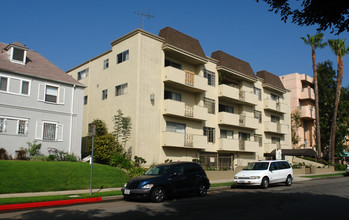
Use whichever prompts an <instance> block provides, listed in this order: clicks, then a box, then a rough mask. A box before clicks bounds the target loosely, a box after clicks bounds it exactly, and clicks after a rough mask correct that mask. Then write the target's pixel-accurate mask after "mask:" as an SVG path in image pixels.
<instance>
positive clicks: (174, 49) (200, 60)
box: [162, 43, 208, 64]
mask: <svg viewBox="0 0 349 220" xmlns="http://www.w3.org/2000/svg"><path fill="white" fill-rule="evenodd" d="M162 49H163V50H165V51H166V50H167V51H171V52H176V53H180V54H182V55H184V56H186V57H188V58H189V59H191V60H193V61H194V62H195V63H198V64H206V63H207V62H208V58H207V57H205V58H203V57H201V56H198V55H196V54H193V53H190V52H188V51H186V50H183V49H181V48H179V47H176V46H173V45H171V44H168V43H165V44H163V45H162Z"/></svg>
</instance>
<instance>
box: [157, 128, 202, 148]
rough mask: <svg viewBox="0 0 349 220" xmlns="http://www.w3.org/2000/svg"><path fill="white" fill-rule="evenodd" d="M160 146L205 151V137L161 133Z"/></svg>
mask: <svg viewBox="0 0 349 220" xmlns="http://www.w3.org/2000/svg"><path fill="white" fill-rule="evenodd" d="M162 146H164V147H179V148H190V149H205V148H206V146H207V137H206V136H203V135H195V134H184V133H177V132H168V131H164V132H162Z"/></svg>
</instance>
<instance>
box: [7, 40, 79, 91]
mask: <svg viewBox="0 0 349 220" xmlns="http://www.w3.org/2000/svg"><path fill="white" fill-rule="evenodd" d="M13 45H15V46H20V47H22V48H23V47H24V48H26V47H25V46H24V45H23V44H21V43H19V42H15V43H13ZM8 46H10V45H9V44H5V43H1V42H0V70H3V71H9V72H13V73H18V74H23V75H28V76H32V77H38V78H42V79H47V80H52V81H57V82H62V83H67V84H74V85H78V86H83V85H82V84H81V83H79V82H78V81H77V80H75V79H74V78H72V77H71V76H69V75H68V74H67V73H66V72H64V71H63V70H61V69H60V68H58V67H57V66H55V65H54V64H53V63H51V62H50V61H48V60H47V59H46V58H45V57H43V56H41V55H40V54H39V53H37V52H35V51H33V50H29V49H28V50H27V62H26V64H25V65H22V64H17V63H13V62H11V61H10V59H9V56H8V53H7V51H6V50H5V48H6V47H7V49H8V48H9V47H8Z"/></svg>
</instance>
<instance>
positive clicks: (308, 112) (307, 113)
mask: <svg viewBox="0 0 349 220" xmlns="http://www.w3.org/2000/svg"><path fill="white" fill-rule="evenodd" d="M300 113H301V117H302V118H306V119H315V108H313V107H310V106H302V107H301V110H300Z"/></svg>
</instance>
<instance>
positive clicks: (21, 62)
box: [10, 47, 27, 65]
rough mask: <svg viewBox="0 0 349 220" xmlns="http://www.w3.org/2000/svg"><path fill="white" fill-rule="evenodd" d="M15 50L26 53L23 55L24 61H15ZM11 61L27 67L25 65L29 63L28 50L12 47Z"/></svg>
mask: <svg viewBox="0 0 349 220" xmlns="http://www.w3.org/2000/svg"><path fill="white" fill-rule="evenodd" d="M15 48H16V49H18V50H23V51H24V53H23V61H19V60H15V59H13V55H14V49H15ZM10 61H11V62H12V63H18V64H22V65H25V63H26V62H27V50H25V49H21V48H18V47H11V49H10Z"/></svg>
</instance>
